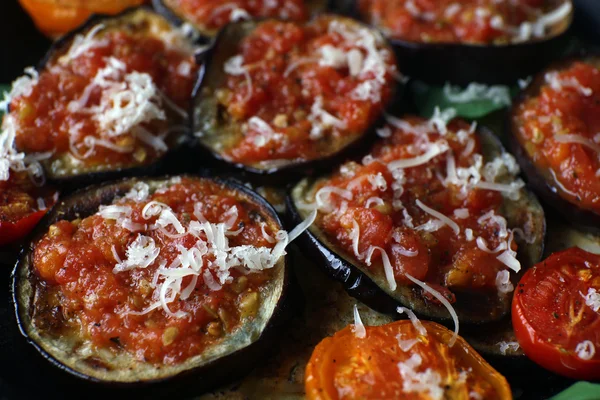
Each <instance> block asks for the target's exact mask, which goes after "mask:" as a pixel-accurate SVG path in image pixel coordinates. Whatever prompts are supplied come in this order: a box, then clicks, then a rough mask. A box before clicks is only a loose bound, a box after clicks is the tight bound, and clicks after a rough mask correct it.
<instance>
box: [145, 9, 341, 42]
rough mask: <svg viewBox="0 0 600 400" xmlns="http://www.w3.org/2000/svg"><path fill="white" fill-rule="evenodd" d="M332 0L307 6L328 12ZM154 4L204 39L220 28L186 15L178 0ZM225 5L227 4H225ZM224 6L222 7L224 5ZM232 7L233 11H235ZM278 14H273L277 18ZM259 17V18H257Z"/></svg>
mask: <svg viewBox="0 0 600 400" xmlns="http://www.w3.org/2000/svg"><path fill="white" fill-rule="evenodd" d="M330 2H331V0H306V1H305V3H306V7H307V9H308V11H309V14H310V15H311V16H314V15H317V14H321V13H323V12H326V11H327V10H328V8H329V3H330ZM152 6H153V7H154V9H155V10H156V11H157V12H159V13H161V14H162V15H164V16H165V17H166V18H168V19H169V20H170V21H172V22H173V23H174V24H176V25H182V24H184V23H186V24H190V25H191V26H193V27H194V29H196V31H197V32H198V33H199V34H200V38H201V40H203V41H209V40H210V39H211V38H214V37H215V36H217V34H218V32H219V29H216V30H215V29H208V28H207V27H206V26H201V25H200V24H199V23H196V22H194V21H192V19H191V18H190V17H188V16H186V15H185V13H184V11H183V10H181V9H180V8H179V7H178V4H177V0H152ZM223 6H226V4H224V5H223ZM223 6H222V7H223ZM233 10H234V9H233V8H232V12H233ZM275 17H277V16H273V18H275ZM255 19H259V18H255Z"/></svg>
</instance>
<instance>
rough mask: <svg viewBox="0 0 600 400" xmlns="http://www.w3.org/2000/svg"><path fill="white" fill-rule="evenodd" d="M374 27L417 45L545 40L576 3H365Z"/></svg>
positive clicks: (393, 0) (424, 0)
mask: <svg viewBox="0 0 600 400" xmlns="http://www.w3.org/2000/svg"><path fill="white" fill-rule="evenodd" d="M359 9H360V12H361V13H362V15H363V17H364V18H365V19H366V20H368V21H370V23H372V24H374V25H376V26H378V27H380V28H382V29H383V30H384V32H385V33H386V34H387V35H388V36H389V37H392V38H395V39H400V40H409V41H413V42H425V43H429V42H434V43H440V42H442V43H472V44H483V45H486V44H506V43H511V42H519V41H527V40H531V39H538V38H544V37H545V36H546V35H548V34H549V32H551V30H550V29H551V28H552V26H553V25H555V24H557V23H559V22H560V21H562V20H564V19H566V18H567V17H568V15H569V13H570V12H571V4H570V1H566V2H557V1H547V0H515V1H497V0H462V1H456V0H360V1H359Z"/></svg>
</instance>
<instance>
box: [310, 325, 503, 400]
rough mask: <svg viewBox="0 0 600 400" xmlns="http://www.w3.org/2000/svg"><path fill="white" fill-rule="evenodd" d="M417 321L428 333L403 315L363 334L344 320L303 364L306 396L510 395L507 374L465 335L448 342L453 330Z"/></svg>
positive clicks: (490, 399) (319, 399)
mask: <svg viewBox="0 0 600 400" xmlns="http://www.w3.org/2000/svg"><path fill="white" fill-rule="evenodd" d="M421 323H422V324H423V326H424V327H425V329H426V330H427V333H426V335H420V334H419V332H418V331H417V329H416V328H415V327H414V326H413V324H412V323H411V322H410V321H408V320H403V321H396V322H393V323H390V324H387V325H382V326H376V327H375V326H373V327H365V329H366V336H365V337H364V338H360V337H358V335H357V334H356V333H355V332H354V331H353V327H352V326H348V327H346V328H344V329H342V330H341V331H339V332H337V333H336V334H335V335H334V336H333V337H329V338H326V339H324V340H323V341H322V342H321V343H319V344H318V345H317V347H316V348H315V350H314V352H313V354H312V357H311V358H310V361H309V363H308V365H307V367H306V374H305V388H306V395H307V398H308V399H310V400H335V399H411V400H413V399H414V400H417V399H418V400H426V399H436V398H443V399H447V400H449V399H468V398H474V397H476V396H477V395H479V396H481V397H480V398H482V399H487V400H494V399H512V394H511V391H510V387H509V385H508V382H507V381H506V379H505V378H504V377H503V376H502V375H501V374H500V373H498V372H497V371H496V370H494V369H493V368H492V367H491V366H490V365H489V364H488V363H487V362H486V361H485V360H484V359H483V358H482V357H481V356H480V355H479V354H477V353H476V352H475V350H473V348H472V347H471V346H469V345H468V344H467V342H465V340H464V339H462V338H460V337H459V338H458V339H457V341H456V343H455V344H454V346H452V347H449V346H448V343H449V341H450V340H451V338H452V332H451V331H449V330H448V329H446V328H444V327H443V326H441V325H439V324H436V323H434V322H428V321H422V322H421Z"/></svg>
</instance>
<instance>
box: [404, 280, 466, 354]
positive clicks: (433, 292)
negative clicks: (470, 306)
mask: <svg viewBox="0 0 600 400" xmlns="http://www.w3.org/2000/svg"><path fill="white" fill-rule="evenodd" d="M404 276H406V278H407V279H408V280H410V281H411V282H413V283H415V284H416V285H418V286H420V287H421V288H422V289H423V290H424V291H426V292H428V293H430V294H431V295H432V296H433V297H435V298H436V299H438V300H439V302H440V303H442V304H443V305H444V307H446V308H447V309H448V312H449V313H450V316H451V317H452V319H453V320H454V335H452V339H450V341H449V342H448V346H450V347H452V346H454V343H456V339H457V338H458V329H459V322H458V315H457V314H456V310H454V307H452V304H450V302H449V301H448V300H446V298H445V297H444V296H442V294H441V293H440V292H438V291H437V290H435V289H433V288H432V287H430V286H429V285H428V284H426V283H425V282H421V281H420V280H418V279H417V278H414V277H413V276H411V275H410V274H407V273H404Z"/></svg>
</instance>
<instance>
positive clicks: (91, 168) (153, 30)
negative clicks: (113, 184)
mask: <svg viewBox="0 0 600 400" xmlns="http://www.w3.org/2000/svg"><path fill="white" fill-rule="evenodd" d="M98 25H103V26H104V28H103V29H101V30H100V31H99V32H98V33H97V35H96V36H95V37H101V36H102V35H103V34H105V33H107V32H110V31H120V30H122V31H125V32H129V33H133V34H137V35H140V34H148V35H150V36H153V37H156V38H158V39H162V38H165V37H174V36H173V34H174V32H175V31H176V29H177V28H176V27H175V26H174V25H172V24H171V23H169V22H168V21H167V20H166V19H165V18H164V17H162V16H161V15H159V14H157V13H156V12H154V11H153V10H152V9H150V8H149V7H144V6H142V7H136V8H132V9H128V10H126V11H124V12H123V13H121V14H119V15H116V16H104V15H95V16H92V17H91V18H89V19H88V20H87V21H86V23H85V24H83V25H82V26H81V27H79V28H78V29H76V30H74V31H72V32H70V33H69V34H67V35H66V36H64V37H62V38H61V39H60V40H58V41H56V42H55V43H54V44H53V45H52V46H51V47H50V49H49V50H48V52H47V53H46V55H45V56H44V58H43V59H42V60H41V61H40V63H39V64H38V67H37V70H38V71H40V72H41V71H44V70H45V69H46V68H47V67H48V66H51V65H53V64H54V63H55V62H56V61H57V60H58V59H59V58H60V57H61V56H62V55H63V54H65V53H66V52H67V51H68V49H69V48H70V47H71V45H72V43H73V41H74V40H75V38H76V37H77V36H79V35H84V36H85V35H86V34H87V33H88V32H90V31H91V30H92V29H93V28H94V27H96V26H98ZM184 40H185V43H183V42H182V43H181V45H182V46H185V48H186V50H187V48H188V47H189V52H190V56H191V55H192V54H193V51H194V50H193V45H192V43H191V41H190V42H189V43H187V39H184ZM167 118H168V125H169V127H173V126H175V125H184V126H185V127H186V129H179V130H177V129H176V130H174V132H173V133H171V134H169V135H168V136H167V137H166V138H165V143H166V145H167V147H168V150H167V152H166V154H163V155H161V156H159V157H158V158H157V159H156V160H152V161H151V162H148V163H144V164H142V165H141V164H140V163H137V162H136V161H135V160H132V161H131V162H130V163H124V164H119V165H107V164H98V165H86V163H85V161H83V162H82V161H80V160H78V159H77V158H76V157H74V156H73V155H72V154H71V153H70V152H66V153H63V154H60V155H57V156H53V157H51V158H49V159H44V160H41V161H40V163H41V164H42V166H43V167H44V170H45V173H46V176H47V178H48V179H49V180H52V181H56V182H59V183H63V184H67V185H69V184H73V185H74V186H76V185H80V184H82V183H84V184H86V183H94V182H98V181H106V180H111V179H116V178H120V177H125V176H134V175H137V176H139V175H147V174H149V173H154V172H155V171H157V170H160V169H161V166H162V165H164V163H165V162H166V161H176V160H170V158H171V157H172V155H173V153H175V152H177V149H179V148H180V147H181V146H182V145H183V144H185V143H187V142H189V129H188V128H187V126H188V125H189V124H188V121H187V118H182V117H181V116H180V115H179V114H177V113H175V112H170V111H168V112H167Z"/></svg>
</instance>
